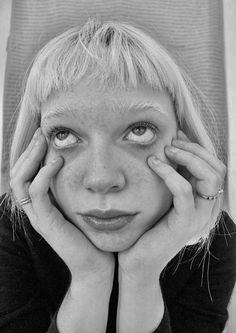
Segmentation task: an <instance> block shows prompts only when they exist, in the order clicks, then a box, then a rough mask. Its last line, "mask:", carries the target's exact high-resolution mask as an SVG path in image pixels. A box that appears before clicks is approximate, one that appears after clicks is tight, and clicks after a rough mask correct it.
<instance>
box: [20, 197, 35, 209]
mask: <svg viewBox="0 0 236 333" xmlns="http://www.w3.org/2000/svg"><path fill="white" fill-rule="evenodd" d="M30 202H32V199H31V198H30V197H27V198H23V199H21V200H16V204H17V205H19V206H21V207H22V206H24V205H27V204H28V203H30Z"/></svg>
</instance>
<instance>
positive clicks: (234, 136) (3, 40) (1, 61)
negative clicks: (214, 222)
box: [0, 0, 236, 333]
mask: <svg viewBox="0 0 236 333" xmlns="http://www.w3.org/2000/svg"><path fill="white" fill-rule="evenodd" d="M213 1H214V0H213ZM223 4H224V17H225V20H224V22H225V56H226V57H225V58H226V79H227V100H228V110H229V136H230V142H231V144H230V147H229V174H230V177H229V179H228V182H229V184H230V192H231V193H233V195H231V196H230V198H229V206H230V211H231V214H232V215H233V216H234V218H235V220H236V132H235V128H236V110H235V109H236V0H223ZM10 15H11V0H0V133H1V135H0V152H1V147H2V94H3V87H4V70H5V63H6V47H7V39H8V35H9V27H10ZM0 163H1V161H0ZM0 192H1V191H0ZM235 265H236V263H235ZM235 289H236V288H235ZM233 313H234V314H236V290H235V291H234V293H233V297H232V299H231V302H230V306H229V314H230V319H229V321H228V324H227V328H226V330H225V333H235V332H236V316H235V315H233Z"/></svg>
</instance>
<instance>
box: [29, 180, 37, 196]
mask: <svg viewBox="0 0 236 333" xmlns="http://www.w3.org/2000/svg"><path fill="white" fill-rule="evenodd" d="M29 195H30V197H31V198H36V197H38V196H39V187H38V184H37V182H33V183H32V184H31V185H30V187H29Z"/></svg>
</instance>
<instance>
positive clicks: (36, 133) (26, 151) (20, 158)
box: [10, 128, 42, 177]
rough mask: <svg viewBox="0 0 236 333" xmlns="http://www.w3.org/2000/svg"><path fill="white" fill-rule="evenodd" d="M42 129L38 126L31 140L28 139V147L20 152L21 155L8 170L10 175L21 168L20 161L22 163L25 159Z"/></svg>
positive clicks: (13, 174)
mask: <svg viewBox="0 0 236 333" xmlns="http://www.w3.org/2000/svg"><path fill="white" fill-rule="evenodd" d="M41 133H42V131H41V128H38V129H37V130H36V132H35V133H34V136H33V138H32V140H31V141H30V143H29V145H28V147H27V148H26V150H25V151H24V152H23V153H22V154H21V156H20V157H19V159H18V160H17V162H16V163H15V165H14V166H12V168H11V170H10V176H11V177H14V176H15V173H16V172H17V171H18V170H20V169H21V165H22V163H24V161H25V160H27V158H28V156H29V154H30V153H31V151H32V149H33V147H34V146H35V144H36V142H37V141H38V139H39V137H40V135H41Z"/></svg>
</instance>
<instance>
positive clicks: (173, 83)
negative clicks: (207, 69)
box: [10, 19, 221, 238]
mask: <svg viewBox="0 0 236 333" xmlns="http://www.w3.org/2000/svg"><path fill="white" fill-rule="evenodd" d="M83 78H86V80H88V81H91V82H93V81H96V82H97V83H98V84H99V85H100V86H101V87H104V88H106V87H113V88H124V89H125V88H127V87H132V88H136V87H137V86H138V84H140V83H141V84H144V85H146V86H148V87H151V88H153V89H155V90H157V91H161V90H163V89H165V90H167V91H168V93H169V94H170V96H171V97H172V100H173V102H174V105H175V111H176V117H177V120H178V123H179V127H180V129H182V130H183V131H184V132H185V133H186V134H187V136H188V137H189V138H190V139H191V140H192V141H194V142H197V143H199V144H200V145H201V146H203V147H205V148H206V149H207V150H208V151H209V152H210V153H212V154H214V155H217V154H218V143H217V134H216V132H217V128H216V122H214V116H213V114H211V115H210V117H209V116H208V121H207V122H206V121H205V120H204V119H205V117H203V112H208V113H209V112H210V111H209V109H207V108H206V105H205V103H204V100H203V98H202V95H201V93H200V91H199V90H198V89H197V88H196V87H195V85H194V84H193V83H192V82H191V80H190V79H189V77H188V76H187V75H186V74H185V73H184V72H183V71H182V70H181V69H180V68H179V66H178V65H177V63H176V62H175V61H174V60H173V59H172V57H171V56H170V55H169V54H168V52H167V51H166V50H165V49H164V48H163V47H162V46H161V45H160V44H158V43H157V42H156V41H155V40H154V39H153V38H152V37H150V36H149V35H147V34H146V33H144V32H142V31H141V30H139V29H138V28H135V27H133V26H130V25H128V24H124V23H119V22H105V23H101V22H100V21H98V20H91V19H90V20H89V21H88V22H87V23H86V24H85V25H84V26H83V27H82V28H81V29H80V28H79V27H74V28H72V29H70V30H68V31H66V32H64V33H63V34H61V35H59V36H58V37H56V38H54V39H52V40H51V41H49V42H48V43H47V44H46V45H45V46H44V47H43V48H42V49H41V50H40V52H39V53H38V54H37V56H36V57H35V60H34V62H33V64H32V66H31V69H30V71H29V74H28V79H27V82H26V86H25V91H24V94H23V98H22V101H21V105H20V112H19V117H18V120H17V124H16V130H15V134H14V137H13V142H12V147H11V155H10V166H13V165H14V164H15V162H16V161H17V159H18V158H19V157H20V155H21V154H22V153H23V151H24V150H25V149H26V147H27V146H28V144H29V142H30V140H31V138H32V136H33V134H34V132H35V130H36V129H37V128H38V127H39V126H40V118H41V105H42V103H44V102H46V101H47V99H48V98H49V96H50V95H51V94H52V93H53V92H57V91H66V90H68V89H70V88H71V87H72V86H73V85H76V84H78V83H79V82H80V81H81V80H82V79H83ZM206 110H207V111H206ZM220 210H221V204H220V200H219V199H218V200H216V201H215V209H214V210H213V215H212V221H211V223H209V229H208V230H206V232H205V234H204V235H200V236H201V237H203V238H207V237H208V235H209V231H210V229H211V228H212V227H213V226H214V225H213V224H212V223H213V222H214V223H215V221H216V219H217V216H219V213H220Z"/></svg>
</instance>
